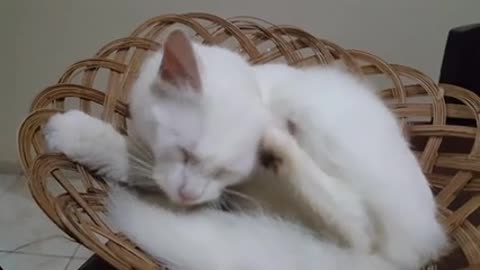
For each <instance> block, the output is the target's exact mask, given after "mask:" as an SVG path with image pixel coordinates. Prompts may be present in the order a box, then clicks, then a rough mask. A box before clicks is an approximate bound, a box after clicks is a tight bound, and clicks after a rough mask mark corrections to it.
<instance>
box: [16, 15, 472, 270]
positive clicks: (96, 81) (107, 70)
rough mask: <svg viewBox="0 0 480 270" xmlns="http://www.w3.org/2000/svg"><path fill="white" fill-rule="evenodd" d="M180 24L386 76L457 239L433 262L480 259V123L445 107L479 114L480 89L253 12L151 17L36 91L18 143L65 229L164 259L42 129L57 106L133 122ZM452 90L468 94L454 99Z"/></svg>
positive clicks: (121, 263) (132, 261)
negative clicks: (126, 226) (147, 79)
mask: <svg viewBox="0 0 480 270" xmlns="http://www.w3.org/2000/svg"><path fill="white" fill-rule="evenodd" d="M179 28H180V29H184V30H186V31H188V32H189V33H191V34H192V36H194V38H195V39H197V40H199V41H203V42H205V43H207V44H220V45H223V46H226V47H230V48H233V49H236V50H238V51H239V52H241V53H243V54H245V55H246V56H247V57H248V58H249V59H250V61H251V62H252V63H266V62H272V61H275V62H277V61H279V62H287V63H289V64H292V65H299V66H305V65H312V64H327V63H332V62H333V61H337V60H338V61H340V62H343V63H344V64H345V65H346V66H347V67H348V68H349V69H350V70H352V71H353V72H357V73H359V74H363V75H364V76H366V77H367V78H369V79H370V78H371V79H372V81H373V82H375V83H376V84H382V86H381V87H380V89H384V90H382V91H379V93H380V95H381V96H382V97H383V98H384V99H385V100H386V102H387V103H388V104H389V105H390V106H391V108H392V110H393V111H394V112H395V113H396V114H397V115H398V117H399V119H400V120H401V122H402V124H403V125H404V127H406V130H407V132H408V134H409V136H410V137H411V138H412V139H413V141H414V142H415V145H416V153H417V154H418V158H419V160H420V162H421V164H422V167H423V169H424V172H425V173H426V174H427V176H428V178H429V180H430V181H431V184H432V188H433V190H434V192H435V194H436V196H437V200H438V203H439V206H440V212H441V215H442V219H443V221H444V224H445V226H446V227H447V228H448V231H449V233H450V235H451V237H452V240H453V241H454V242H455V244H454V249H453V250H452V254H451V255H450V256H447V257H446V259H444V260H443V261H442V262H440V263H438V264H434V265H432V266H431V267H437V266H438V268H441V269H461V268H464V267H467V266H471V267H472V269H473V267H475V266H474V265H477V266H479V265H480V229H479V223H480V210H479V206H480V195H479V192H480V179H479V178H478V172H480V152H479V151H480V148H479V144H480V137H479V136H480V132H479V130H478V129H477V128H476V126H475V127H470V126H459V125H448V124H447V123H446V120H447V117H449V118H462V119H471V120H473V121H474V122H476V123H478V121H479V114H478V112H479V111H480V99H479V98H478V97H477V96H476V95H475V94H473V93H471V92H469V91H466V90H465V89H462V88H460V87H455V86H451V85H441V86H438V85H437V84H436V83H435V82H433V81H432V80H431V79H430V78H429V77H427V76H425V75H424V74H422V73H421V72H419V71H417V70H414V69H412V68H409V67H406V66H400V65H393V64H388V63H386V62H385V61H383V60H382V59H380V58H378V57H376V56H374V55H372V54H369V53H366V52H363V51H358V50H350V49H343V48H341V47H340V46H338V45H336V44H334V43H332V42H329V41H327V40H323V39H319V38H316V37H314V36H312V35H311V34H309V33H307V32H305V31H303V30H301V29H298V28H296V27H293V26H275V25H272V24H269V23H267V22H265V21H261V20H259V19H255V18H250V17H236V18H231V19H228V20H225V19H222V18H219V17H216V16H213V15H209V14H200V13H190V14H183V15H165V16H159V17H156V18H152V19H150V20H148V21H146V22H145V23H144V24H142V25H141V26H140V27H138V28H137V29H136V30H135V31H134V32H133V33H132V34H131V35H130V36H128V37H126V38H122V39H118V40H115V41H113V42H111V43H109V44H107V45H105V46H104V47H103V48H101V49H100V50H99V51H98V53H97V54H96V55H95V56H94V57H93V58H91V59H87V60H84V61H79V62H77V63H75V64H73V65H72V66H70V67H69V68H68V69H67V71H66V72H65V73H64V74H63V75H62V76H61V78H60V79H59V81H58V83H57V84H55V85H53V86H51V87H48V88H47V89H45V90H44V91H43V92H41V93H40V94H39V95H38V96H37V97H36V99H35V100H34V102H33V104H32V106H31V111H32V113H31V114H30V115H29V116H28V117H27V118H26V119H25V121H24V122H23V123H22V125H21V127H20V131H19V134H18V151H19V155H20V160H21V162H22V165H23V168H24V171H25V173H26V175H27V178H28V181H29V186H30V190H31V192H32V195H33V197H34V199H35V200H36V202H37V203H38V205H39V206H40V207H41V208H42V209H43V211H44V212H45V213H46V214H47V215H48V216H49V217H50V218H51V220H52V221H53V222H55V223H56V224H57V225H58V226H59V227H60V228H61V229H62V230H64V231H65V232H66V233H68V234H69V235H71V236H72V237H73V238H75V239H76V240H78V241H79V242H81V243H83V244H84V245H86V246H87V247H88V248H90V249H92V250H93V251H95V252H96V253H97V254H99V255H100V256H102V257H103V258H104V259H106V260H107V261H109V262H110V263H111V264H113V265H114V266H116V267H118V268H120V269H131V268H132V267H133V268H141V269H162V267H161V266H159V265H156V264H155V262H154V261H153V260H151V258H149V257H148V256H147V255H145V254H144V253H142V252H141V251H140V250H138V249H136V248H135V246H134V245H133V244H132V243H131V242H129V241H128V240H127V239H126V238H125V237H123V236H121V235H118V234H115V233H114V232H112V231H111V230H110V228H109V227H108V225H107V224H106V223H105V222H104V221H103V220H104V207H103V204H102V198H104V194H105V190H106V189H107V188H108V186H107V184H106V183H105V182H104V181H103V180H102V179H99V178H95V177H94V176H92V175H91V174H90V173H89V172H88V171H86V170H85V169H84V168H83V167H82V166H80V165H78V164H75V163H73V162H71V161H69V160H68V159H66V158H65V157H64V156H62V155H53V154H45V150H44V141H43V138H42V136H41V134H40V132H39V131H40V128H41V126H42V125H43V124H44V123H45V122H46V120H47V119H48V117H50V116H51V115H52V114H53V113H55V112H58V111H62V110H65V109H72V108H77V109H81V110H83V111H86V112H89V113H90V114H92V115H95V116H98V117H100V118H101V119H103V120H104V121H108V122H111V123H113V124H114V125H115V126H116V127H117V128H118V129H119V130H121V131H123V132H126V131H127V130H128V123H127V118H128V106H127V103H128V101H127V97H128V93H129V90H130V88H131V86H132V83H133V81H134V80H135V78H136V76H137V75H138V69H139V67H140V65H141V63H142V61H143V59H144V57H145V56H146V55H147V53H148V52H149V51H152V50H156V49H158V48H159V47H160V44H161V43H162V40H163V39H164V38H165V37H166V35H167V34H168V32H170V31H171V30H172V29H179ZM446 96H449V97H453V98H455V99H457V100H458V101H460V103H459V104H446V103H445V99H444V97H446ZM366 121H368V119H366ZM448 141H450V142H451V141H454V142H462V145H463V146H464V148H465V149H463V150H462V151H457V150H455V151H454V152H452V151H451V149H449V146H448V144H447V142H448ZM100 147H101V146H100ZM405 199H406V200H408V194H405ZM159 229H161V228H159ZM447 265H448V266H447Z"/></svg>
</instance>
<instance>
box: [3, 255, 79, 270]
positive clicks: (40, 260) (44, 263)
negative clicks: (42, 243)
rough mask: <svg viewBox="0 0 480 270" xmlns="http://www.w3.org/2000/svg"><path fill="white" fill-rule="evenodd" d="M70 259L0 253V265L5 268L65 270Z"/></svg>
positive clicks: (8, 269) (10, 269)
mask: <svg viewBox="0 0 480 270" xmlns="http://www.w3.org/2000/svg"><path fill="white" fill-rule="evenodd" d="M68 261H69V259H68V258H59V257H48V256H35V255H26V254H15V253H0V265H1V267H2V268H3V269H4V270H30V269H32V270H33V269H35V270H64V269H65V266H66V265H67V263H68ZM70 269H72V270H73V269H76V268H70Z"/></svg>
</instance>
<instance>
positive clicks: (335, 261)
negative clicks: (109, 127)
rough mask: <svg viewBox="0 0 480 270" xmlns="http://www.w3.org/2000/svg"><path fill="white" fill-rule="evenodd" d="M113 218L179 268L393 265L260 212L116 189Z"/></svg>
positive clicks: (377, 269)
mask: <svg viewBox="0 0 480 270" xmlns="http://www.w3.org/2000/svg"><path fill="white" fill-rule="evenodd" d="M110 198H111V200H110V204H109V206H108V208H109V213H110V221H111V222H112V224H114V225H115V226H116V227H117V229H119V230H120V231H122V232H124V233H125V234H126V235H127V236H128V237H129V238H130V239H132V240H133V241H135V243H138V244H139V245H140V247H141V248H142V249H143V250H145V251H147V252H148V253H150V254H151V255H153V256H154V257H155V258H156V259H157V260H159V261H160V262H164V263H166V264H167V265H169V267H170V269H173V270H176V269H181V270H204V269H212V270H243V269H249V270H291V269H305V270H321V269H325V270H336V269H338V270H339V269H358V270H389V269H394V268H393V267H392V266H391V265H390V264H389V263H387V262H385V261H384V260H383V259H382V258H381V257H379V256H376V255H366V254H362V253H358V252H355V251H352V250H348V249H342V248H339V247H337V246H336V245H335V244H333V243H330V242H328V241H326V240H323V241H322V240H318V239H317V238H315V237H314V236H313V235H312V234H311V233H310V232H309V231H307V230H305V229H304V228H302V227H301V226H298V225H295V224H292V223H289V222H287V221H283V220H282V219H279V218H273V217H270V216H265V215H263V214H261V213H252V214H248V215H247V214H230V213H225V212H220V211H215V210H199V211H195V212H191V213H183V214H182V213H172V212H169V211H167V210H165V209H162V208H159V207H155V206H152V205H149V204H147V203H145V202H142V201H140V200H139V199H138V198H135V197H134V196H132V195H130V194H128V193H126V192H124V191H121V190H116V191H114V192H113V193H112V194H111V197H110Z"/></svg>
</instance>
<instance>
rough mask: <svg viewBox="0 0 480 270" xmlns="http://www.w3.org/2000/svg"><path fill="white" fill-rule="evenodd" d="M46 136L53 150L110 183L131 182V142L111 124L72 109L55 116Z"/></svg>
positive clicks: (46, 126) (47, 127)
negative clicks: (129, 167)
mask: <svg viewBox="0 0 480 270" xmlns="http://www.w3.org/2000/svg"><path fill="white" fill-rule="evenodd" d="M43 134H44V137H45V141H46V144H47V148H48V149H49V150H50V151H52V152H60V153H64V154H65V155H66V156H67V157H69V158H70V159H72V160H74V161H76V162H79V163H81V164H83V165H85V166H87V167H89V168H90V169H92V170H97V171H98V173H99V174H101V175H104V176H105V177H106V178H107V179H109V180H113V181H120V182H126V181H127V178H128V153H127V143H126V140H125V138H124V137H123V136H122V135H121V134H120V133H118V132H117V131H116V130H115V129H114V128H113V127H112V126H111V125H110V124H108V123H105V122H103V121H101V120H100V119H97V118H94V117H92V116H89V115H88V114H86V113H84V112H81V111H78V110H72V111H68V112H66V113H63V114H60V113H59V114H55V115H54V116H52V117H51V118H50V119H49V121H48V122H47V124H46V125H45V128H44V129H43Z"/></svg>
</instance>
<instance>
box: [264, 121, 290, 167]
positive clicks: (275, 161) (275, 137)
mask: <svg viewBox="0 0 480 270" xmlns="http://www.w3.org/2000/svg"><path fill="white" fill-rule="evenodd" d="M291 142H292V138H291V136H290V135H289V134H288V133H286V132H284V131H283V130H281V129H277V128H270V129H268V130H267V131H266V132H265V134H264V135H263V138H262V144H261V150H260V163H261V164H262V166H264V167H265V168H267V169H269V170H273V171H274V172H275V173H277V174H281V173H282V171H283V170H285V160H286V159H285V157H286V155H287V154H288V153H287V152H286V149H287V148H286V147H287V146H288V144H290V143H291Z"/></svg>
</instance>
